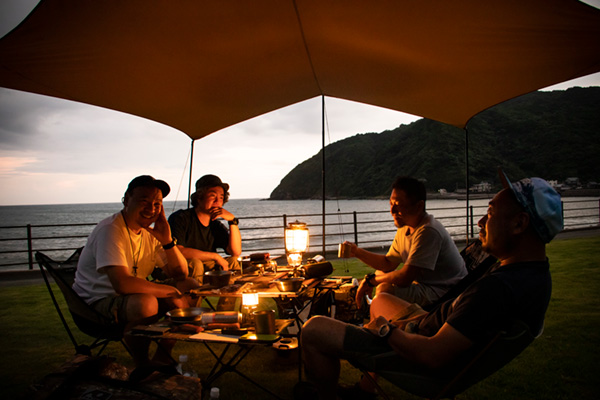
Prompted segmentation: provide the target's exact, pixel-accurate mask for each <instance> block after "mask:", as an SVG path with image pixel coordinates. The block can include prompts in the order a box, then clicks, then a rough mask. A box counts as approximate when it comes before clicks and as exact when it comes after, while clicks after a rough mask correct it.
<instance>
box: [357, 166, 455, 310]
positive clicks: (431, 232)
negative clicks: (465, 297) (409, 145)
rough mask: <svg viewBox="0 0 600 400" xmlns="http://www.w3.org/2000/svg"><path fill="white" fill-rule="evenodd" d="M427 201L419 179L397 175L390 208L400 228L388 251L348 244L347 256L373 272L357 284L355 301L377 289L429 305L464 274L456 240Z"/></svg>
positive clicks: (358, 301)
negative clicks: (431, 211)
mask: <svg viewBox="0 0 600 400" xmlns="http://www.w3.org/2000/svg"><path fill="white" fill-rule="evenodd" d="M425 201H426V192H425V186H424V185H423V183H422V182H419V181H418V180H416V179H413V178H408V177H399V178H397V179H396V181H395V182H394V184H393V185H392V194H391V196H390V212H391V214H392V217H393V218H394V224H395V225H396V227H397V228H398V230H397V232H396V236H395V238H394V242H393V243H392V245H391V247H390V249H389V251H388V252H387V254H386V255H382V254H376V253H373V252H370V251H367V250H365V249H361V248H359V247H358V246H356V244H354V243H349V244H350V248H351V251H350V255H351V256H354V257H357V258H358V259H359V260H361V261H363V262H364V263H365V264H367V265H369V266H371V267H373V268H374V269H375V270H376V272H375V273H372V274H368V275H367V276H365V279H363V281H362V282H361V284H360V286H359V288H358V291H357V295H356V301H357V304H359V305H360V304H361V303H362V300H363V298H364V296H366V295H369V294H372V291H373V288H374V287H377V293H382V292H386V293H392V294H394V295H396V296H398V297H400V298H402V299H404V300H406V301H409V302H411V303H417V304H419V305H421V306H427V305H429V304H431V303H434V302H435V301H436V300H437V299H439V298H440V297H441V296H443V295H444V293H446V292H447V291H448V289H450V288H451V287H452V286H453V285H455V284H456V283H458V281H460V280H461V279H462V278H463V277H464V276H466V275H467V269H466V267H465V262H464V260H463V258H462V257H461V255H460V253H459V251H458V249H457V247H456V245H455V244H454V241H453V240H452V238H451V237H450V234H449V233H448V231H446V229H445V228H444V227H443V226H442V224H441V223H440V222H439V221H437V220H436V219H435V218H433V216H432V215H429V214H427V212H425ZM402 263H404V264H403V266H402V267H401V268H399V269H398V266H399V265H400V264H402Z"/></svg>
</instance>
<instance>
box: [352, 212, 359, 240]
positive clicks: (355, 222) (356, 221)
mask: <svg viewBox="0 0 600 400" xmlns="http://www.w3.org/2000/svg"><path fill="white" fill-rule="evenodd" d="M352 215H353V218H354V243H356V245H357V246H358V218H356V211H353V212H352Z"/></svg>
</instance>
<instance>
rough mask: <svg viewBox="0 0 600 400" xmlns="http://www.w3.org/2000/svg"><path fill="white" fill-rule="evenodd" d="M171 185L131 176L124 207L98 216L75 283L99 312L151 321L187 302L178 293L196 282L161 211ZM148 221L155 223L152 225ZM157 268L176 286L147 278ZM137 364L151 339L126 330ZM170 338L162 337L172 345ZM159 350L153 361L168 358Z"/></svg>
mask: <svg viewBox="0 0 600 400" xmlns="http://www.w3.org/2000/svg"><path fill="white" fill-rule="evenodd" d="M169 191H170V188H169V185H168V184H167V183H166V182H164V181H161V180H157V179H154V178H153V177H151V176H149V175H142V176H138V177H137V178H135V179H133V180H132V181H131V182H130V183H129V186H128V187H127V191H126V192H125V195H124V197H123V200H122V201H123V209H122V210H121V211H120V212H118V213H116V214H114V215H112V216H110V217H108V218H106V219H104V220H102V221H100V223H98V225H97V226H96V227H95V228H94V230H93V231H92V233H91V234H90V236H89V237H88V240H87V243H86V245H85V247H84V249H83V252H82V253H81V257H80V259H79V263H78V265H77V272H76V274H75V283H74V284H73V289H74V290H75V291H76V292H77V293H78V294H79V296H81V297H82V298H83V299H84V300H85V301H86V302H87V303H88V304H90V305H91V306H92V307H93V308H94V309H96V310H97V311H98V312H99V313H101V314H102V315H104V316H106V317H107V318H109V319H112V320H114V321H115V322H118V323H119V324H121V325H122V326H123V330H124V332H128V331H129V330H130V329H131V328H133V327H134V326H135V325H138V324H142V323H150V322H153V321H154V320H156V319H157V318H158V317H159V316H160V315H161V313H164V312H166V311H168V310H170V309H174V308H184V307H189V301H188V299H187V298H186V297H184V296H183V295H182V292H185V291H188V290H190V289H193V288H195V287H197V286H198V284H197V282H196V281H194V280H193V279H190V278H188V277H187V276H188V268H187V262H186V260H185V257H184V256H183V255H182V254H181V252H180V251H179V249H178V248H177V246H175V241H174V240H173V238H172V236H171V229H170V227H169V224H168V222H167V218H166V217H165V212H164V208H163V204H162V201H163V197H166V196H167V195H168V194H169ZM152 224H154V225H153V226H152ZM155 267H158V268H161V269H162V270H163V271H164V272H165V274H166V275H167V276H169V277H170V278H172V279H173V280H174V286H170V285H163V284H157V283H155V282H151V281H149V280H147V279H146V278H147V277H148V276H149V275H150V274H151V273H152V272H153V270H154V268H155ZM125 340H126V342H127V344H128V346H129V347H130V350H131V351H132V355H133V357H134V360H135V362H136V365H146V364H148V363H149V359H148V349H149V344H150V341H149V340H146V339H145V338H140V337H134V336H127V335H126V336H125ZM172 345H173V343H165V344H164V345H163V348H165V349H167V350H170V349H171V348H172ZM167 356H168V355H167V354H164V353H163V352H157V353H156V354H155V356H154V358H153V361H156V362H159V363H160V362H163V363H164V362H169V363H170V362H171V360H170V359H169V357H167Z"/></svg>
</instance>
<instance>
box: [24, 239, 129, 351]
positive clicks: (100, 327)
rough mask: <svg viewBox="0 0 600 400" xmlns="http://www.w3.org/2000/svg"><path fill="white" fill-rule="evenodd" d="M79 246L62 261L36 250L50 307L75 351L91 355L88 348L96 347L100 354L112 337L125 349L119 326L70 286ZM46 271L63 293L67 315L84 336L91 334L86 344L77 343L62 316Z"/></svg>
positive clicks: (112, 339)
mask: <svg viewBox="0 0 600 400" xmlns="http://www.w3.org/2000/svg"><path fill="white" fill-rule="evenodd" d="M82 250H83V247H82V248H79V249H77V250H76V251H75V253H73V255H71V256H70V257H69V258H68V259H67V260H66V261H64V262H58V261H54V260H52V259H51V258H50V257H48V256H47V255H45V254H43V253H41V252H39V251H38V252H36V253H35V259H36V260H37V262H38V264H39V266H40V270H41V271H42V276H43V278H44V281H45V282H46V287H47V288H48V292H49V293H50V297H51V298H52V302H53V303H54V307H55V308H56V311H57V312H58V316H59V317H60V320H61V321H62V323H63V326H64V327H65V330H66V331H67V334H68V335H69V338H70V339H71V342H72V343H73V346H74V347H75V353H76V354H85V355H91V354H92V350H93V349H95V348H99V350H98V353H97V355H100V354H102V352H103V351H104V349H105V348H106V346H107V345H108V343H110V342H112V341H118V342H121V343H122V344H123V346H124V347H125V349H126V350H127V351H128V352H129V348H128V347H127V345H126V344H125V342H124V341H123V327H122V326H120V325H118V324H116V323H114V322H112V321H109V320H107V319H106V318H105V317H104V316H102V315H101V314H100V313H98V312H97V311H96V310H94V309H93V308H92V307H90V306H89V305H88V304H87V303H86V302H85V301H84V300H83V299H82V298H81V297H79V295H78V294H77V293H76V292H75V291H74V290H73V289H72V287H71V286H72V285H73V281H74V279H75V271H76V269H77V262H78V261H79V255H80V254H81V251H82ZM48 275H50V276H51V277H52V279H54V281H55V282H56V284H57V285H58V287H59V289H60V291H61V292H62V294H63V297H64V299H65V301H66V303H67V306H68V307H69V311H70V313H71V316H72V317H73V321H74V322H75V325H77V327H78V328H79V330H81V331H82V332H83V333H85V334H86V335H88V336H91V337H93V338H94V341H93V342H92V343H91V344H90V345H85V344H80V343H78V342H77V340H76V339H75V336H73V333H72V332H71V329H70V328H69V324H68V323H67V320H66V319H65V316H64V314H63V312H62V311H61V308H60V305H59V304H58V301H57V300H56V297H55V295H54V292H53V291H52V286H51V285H50V281H49V280H48Z"/></svg>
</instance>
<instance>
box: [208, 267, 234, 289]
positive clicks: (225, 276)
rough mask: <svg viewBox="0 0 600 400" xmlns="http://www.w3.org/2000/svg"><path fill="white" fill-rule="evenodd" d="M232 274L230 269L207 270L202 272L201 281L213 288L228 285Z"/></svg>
mask: <svg viewBox="0 0 600 400" xmlns="http://www.w3.org/2000/svg"><path fill="white" fill-rule="evenodd" d="M232 274H233V272H232V271H221V270H212V271H207V272H205V273H204V280H203V283H208V284H209V285H211V286H213V287H215V288H222V287H223V286H227V285H229V282H230V280H231V276H232Z"/></svg>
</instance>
